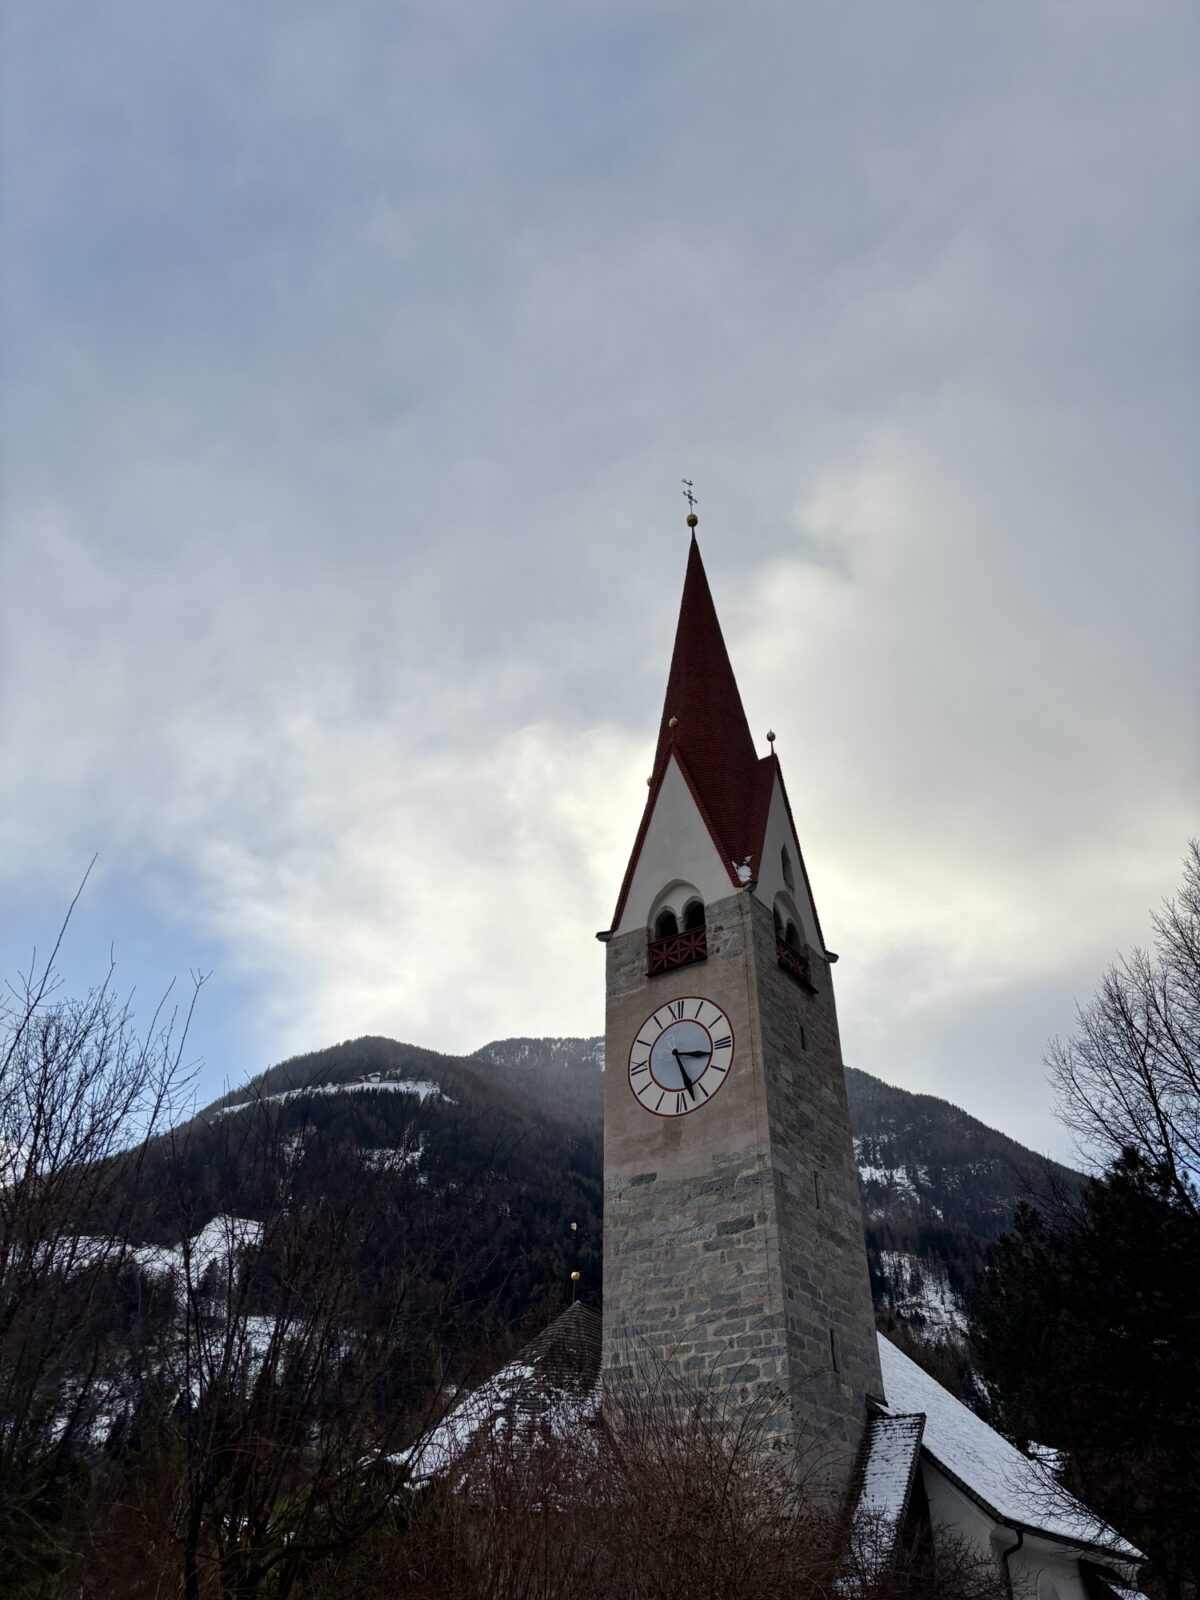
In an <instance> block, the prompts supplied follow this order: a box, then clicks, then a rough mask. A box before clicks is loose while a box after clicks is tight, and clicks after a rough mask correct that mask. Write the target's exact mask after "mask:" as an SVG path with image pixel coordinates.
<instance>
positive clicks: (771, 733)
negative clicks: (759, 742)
mask: <svg viewBox="0 0 1200 1600" xmlns="http://www.w3.org/2000/svg"><path fill="white" fill-rule="evenodd" d="M767 743H768V744H774V743H775V729H774V728H768V729H767Z"/></svg>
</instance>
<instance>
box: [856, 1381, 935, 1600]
mask: <svg viewBox="0 0 1200 1600" xmlns="http://www.w3.org/2000/svg"><path fill="white" fill-rule="evenodd" d="M924 1431H925V1418H924V1417H923V1416H921V1415H917V1416H913V1417H905V1416H899V1415H895V1414H893V1413H891V1412H888V1413H884V1414H881V1415H877V1416H873V1417H872V1418H871V1420H870V1422H869V1423H868V1425H867V1436H866V1439H865V1440H864V1441H863V1451H862V1459H861V1462H860V1466H859V1472H858V1483H857V1495H856V1498H855V1502H854V1514H853V1516H852V1518H851V1522H850V1551H849V1556H850V1561H851V1563H852V1568H851V1573H850V1574H847V1579H848V1580H851V1578H852V1577H853V1578H857V1579H858V1582H857V1583H855V1582H853V1581H846V1582H843V1583H842V1584H840V1585H839V1589H840V1591H841V1592H842V1593H843V1594H852V1593H856V1592H859V1591H860V1590H861V1589H862V1588H863V1587H864V1586H865V1588H866V1589H867V1590H868V1592H869V1591H870V1590H871V1589H873V1588H874V1585H875V1584H876V1583H877V1582H878V1580H879V1578H880V1577H881V1576H882V1575H883V1573H884V1572H885V1571H886V1569H887V1566H888V1564H889V1562H890V1561H891V1559H892V1557H893V1555H894V1554H895V1550H896V1544H897V1541H898V1540H899V1538H900V1534H901V1531H902V1529H903V1527H904V1519H905V1517H906V1516H907V1514H908V1506H909V1501H910V1499H911V1497H912V1488H913V1482H914V1480H915V1479H916V1475H917V1465H918V1462H919V1460H920V1456H921V1438H922V1435H923V1433H924Z"/></svg>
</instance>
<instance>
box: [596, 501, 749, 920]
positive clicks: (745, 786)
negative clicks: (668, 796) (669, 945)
mask: <svg viewBox="0 0 1200 1600" xmlns="http://www.w3.org/2000/svg"><path fill="white" fill-rule="evenodd" d="M672 758H674V760H675V761H676V763H677V764H678V766H679V769H680V771H681V772H682V774H683V777H684V780H685V782H686V783H687V785H688V788H689V789H690V790H691V793H692V797H693V799H694V800H695V802H696V805H697V808H698V810H699V812H700V815H701V816H702V817H703V819H704V822H705V825H706V826H707V828H708V831H709V833H710V834H711V836H712V840H713V843H714V845H715V846H716V848H717V853H718V855H719V856H720V858H721V861H722V862H723V863H724V866H725V870H726V871H727V872H728V874H729V879H730V883H731V884H732V885H733V887H734V888H740V887H741V885H742V884H743V883H745V882H747V881H748V880H749V879H752V878H755V877H757V876H758V867H759V860H760V857H761V854H762V843H763V834H764V833H765V831H766V826H767V812H768V810H769V808H770V804H771V794H772V791H773V789H774V785H775V778H776V774H777V773H778V772H779V763H778V761H777V760H776V758H775V756H774V755H768V756H761V757H760V756H759V755H758V754H757V752H756V750H755V748H754V739H753V736H752V735H751V733H750V725H749V723H748V722H747V721H746V713H745V710H744V709H743V707H742V697H741V694H740V693H739V692H738V686H737V679H736V678H735V677H734V675H733V667H732V666H731V665H730V661H729V652H728V650H727V649H726V648H725V638H724V635H723V634H722V632H721V624H720V622H719V621H718V619H717V608H716V606H715V605H714V604H713V597H712V591H711V590H710V588H709V586H708V577H707V574H706V573H705V571H704V563H703V561H702V560H701V559H700V546H699V545H698V544H697V543H696V536H695V534H694V533H693V535H692V542H691V548H690V549H689V551H688V562H687V573H686V575H685V577H684V580H683V598H682V600H681V602H680V606H679V621H678V623H677V625H676V629H675V647H674V649H673V651H672V653H671V670H670V674H669V676H668V678H667V692H666V696H665V698H664V700H663V709H662V717H661V719H660V721H659V728H658V745H657V748H656V750H655V752H654V768H653V771H652V774H651V778H650V792H649V794H648V795H647V797H646V809H645V811H644V812H643V813H642V821H641V826H640V827H639V828H638V833H637V838H636V840H635V841H634V846H633V852H632V854H631V855H630V858H629V865H628V866H627V868H626V869H625V878H624V881H623V882H622V884H621V893H620V895H619V896H618V899H617V909H616V911H615V912H614V913H613V921H612V925H613V927H614V928H615V927H616V926H617V924H618V923H619V922H620V920H621V913H622V911H623V910H624V909H625V899H626V896H627V895H628V893H629V886H630V884H631V883H632V881H633V872H634V868H635V867H636V865H637V861H638V857H639V855H640V854H641V851H642V845H643V843H644V842H645V838H646V831H647V829H648V828H649V826H650V818H651V816H652V815H653V813H654V804H655V801H656V800H657V798H658V791H659V790H660V788H661V787H662V782H663V778H664V777H665V776H666V772H667V767H668V765H669V764H670V761H671V759H672Z"/></svg>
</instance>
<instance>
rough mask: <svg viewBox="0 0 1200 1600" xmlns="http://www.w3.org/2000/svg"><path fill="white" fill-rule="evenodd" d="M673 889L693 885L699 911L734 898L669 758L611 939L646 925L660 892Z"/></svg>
mask: <svg viewBox="0 0 1200 1600" xmlns="http://www.w3.org/2000/svg"><path fill="white" fill-rule="evenodd" d="M674 884H689V885H694V886H695V889H696V891H697V892H698V893H699V895H700V897H701V899H702V900H703V901H704V903H705V905H709V904H710V903H711V902H712V901H714V900H723V899H724V898H725V896H726V895H729V894H732V893H733V892H734V889H733V884H732V883H731V881H730V877H729V869H728V867H727V866H726V864H725V863H724V862H723V861H722V860H721V857H720V855H719V854H718V853H717V847H716V845H715V844H714V843H713V840H712V834H711V833H709V831H708V826H707V824H706V823H705V821H704V818H703V817H702V816H701V815H700V811H699V808H698V807H697V805H696V802H695V800H694V799H693V798H692V792H691V790H690V789H689V788H688V786H687V781H686V779H685V778H684V776H683V773H682V772H681V771H680V770H679V763H678V762H677V761H676V760H675V757H674V756H673V755H672V756H671V757H670V758H669V759H668V761H667V768H666V771H665V772H664V774H663V781H662V783H661V785H660V786H659V790H658V795H657V796H656V798H655V801H654V811H653V813H652V814H651V817H650V825H649V827H648V828H647V829H646V837H645V838H644V840H643V841H642V848H641V853H640V854H639V856H638V858H637V863H636V865H635V867H634V869H633V879H632V881H631V883H630V885H629V893H628V895H626V897H625V905H624V907H623V909H622V912H621V920H620V922H619V923H618V924H617V926H616V929H615V930H614V931H615V932H616V933H629V932H630V931H631V930H632V929H634V928H644V927H647V926H648V925H649V922H650V918H651V915H652V914H653V912H654V910H655V908H656V907H657V906H660V905H661V904H662V903H663V892H664V891H665V890H669V889H670V888H671V886H672V885H674Z"/></svg>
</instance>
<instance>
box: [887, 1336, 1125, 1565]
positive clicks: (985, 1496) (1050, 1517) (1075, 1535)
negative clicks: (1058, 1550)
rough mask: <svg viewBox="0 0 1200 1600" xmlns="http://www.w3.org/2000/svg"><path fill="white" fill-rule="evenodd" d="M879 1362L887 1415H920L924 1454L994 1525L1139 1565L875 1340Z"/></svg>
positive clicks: (1032, 1467)
mask: <svg viewBox="0 0 1200 1600" xmlns="http://www.w3.org/2000/svg"><path fill="white" fill-rule="evenodd" d="M879 1360H880V1364H881V1365H882V1368H883V1389H884V1394H885V1396H886V1398H887V1404H888V1410H889V1411H891V1412H895V1413H905V1414H907V1415H912V1414H913V1413H915V1412H923V1413H924V1416H925V1432H924V1435H923V1438H922V1441H921V1444H922V1448H923V1450H924V1451H925V1453H926V1454H927V1455H928V1456H930V1457H931V1458H932V1460H933V1461H934V1463H935V1464H936V1465H937V1466H938V1467H940V1468H941V1469H942V1471H943V1472H945V1473H946V1475H947V1476H948V1477H950V1478H952V1479H953V1480H954V1481H955V1482H956V1483H958V1484H959V1485H960V1486H961V1487H962V1488H963V1489H965V1490H966V1492H967V1493H968V1494H969V1495H971V1496H972V1498H973V1499H975V1500H977V1501H978V1502H979V1503H980V1504H981V1505H982V1506H984V1507H985V1508H986V1509H987V1510H988V1511H989V1512H990V1513H991V1514H992V1515H993V1516H994V1517H995V1518H996V1520H997V1521H998V1522H1000V1523H1003V1524H1004V1525H1005V1526H1009V1525H1011V1526H1014V1527H1020V1528H1024V1529H1027V1530H1029V1531H1030V1532H1033V1533H1043V1534H1047V1535H1048V1536H1049V1537H1050V1538H1052V1539H1060V1540H1063V1541H1064V1542H1066V1543H1068V1544H1072V1545H1080V1546H1083V1547H1085V1548H1088V1549H1093V1550H1103V1551H1105V1552H1106V1553H1108V1554H1109V1555H1111V1556H1116V1557H1119V1558H1120V1559H1122V1560H1126V1561H1138V1560H1141V1559H1142V1555H1141V1552H1140V1551H1139V1550H1137V1549H1135V1547H1134V1546H1133V1545H1131V1544H1129V1543H1128V1542H1127V1541H1126V1540H1124V1539H1122V1538H1121V1536H1120V1534H1118V1533H1117V1532H1115V1531H1114V1529H1112V1528H1110V1527H1109V1526H1108V1525H1107V1523H1104V1522H1102V1521H1101V1520H1100V1518H1099V1517H1097V1516H1095V1515H1093V1513H1092V1512H1090V1511H1089V1510H1088V1509H1087V1507H1086V1506H1085V1505H1082V1504H1081V1503H1080V1502H1079V1501H1078V1500H1076V1499H1075V1498H1074V1497H1073V1496H1072V1495H1069V1494H1068V1493H1067V1491H1066V1490H1065V1489H1064V1488H1063V1487H1062V1485H1061V1484H1059V1483H1058V1482H1057V1481H1056V1480H1055V1478H1054V1476H1053V1474H1052V1473H1050V1472H1048V1471H1047V1470H1046V1468H1045V1467H1044V1466H1042V1465H1040V1464H1039V1463H1038V1462H1037V1461H1031V1460H1029V1458H1028V1457H1027V1456H1023V1455H1022V1454H1021V1452H1020V1451H1019V1450H1018V1449H1017V1448H1016V1446H1015V1445H1012V1444H1010V1443H1009V1442H1008V1440H1007V1439H1005V1438H1002V1437H1001V1435H1000V1434H998V1433H997V1432H996V1430H995V1428H992V1427H989V1426H988V1424H987V1423H986V1422H984V1420H983V1418H982V1417H977V1416H976V1415H975V1413H974V1412H973V1411H971V1410H970V1409H969V1408H968V1407H967V1406H965V1405H963V1403H962V1401H961V1400H956V1399H955V1397H954V1396H953V1395H952V1394H951V1393H950V1392H949V1390H947V1389H943V1388H942V1386H941V1384H940V1383H938V1382H937V1381H936V1380H935V1379H933V1378H931V1377H930V1376H929V1374H928V1373H926V1372H923V1371H922V1370H921V1368H920V1367H918V1366H917V1364H916V1362H915V1361H910V1360H909V1358H908V1357H907V1356H906V1355H904V1354H903V1352H902V1351H900V1350H898V1349H897V1348H896V1346H895V1345H894V1344H893V1343H892V1342H891V1340H890V1339H885V1338H884V1336H883V1335H882V1334H880V1335H879Z"/></svg>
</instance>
